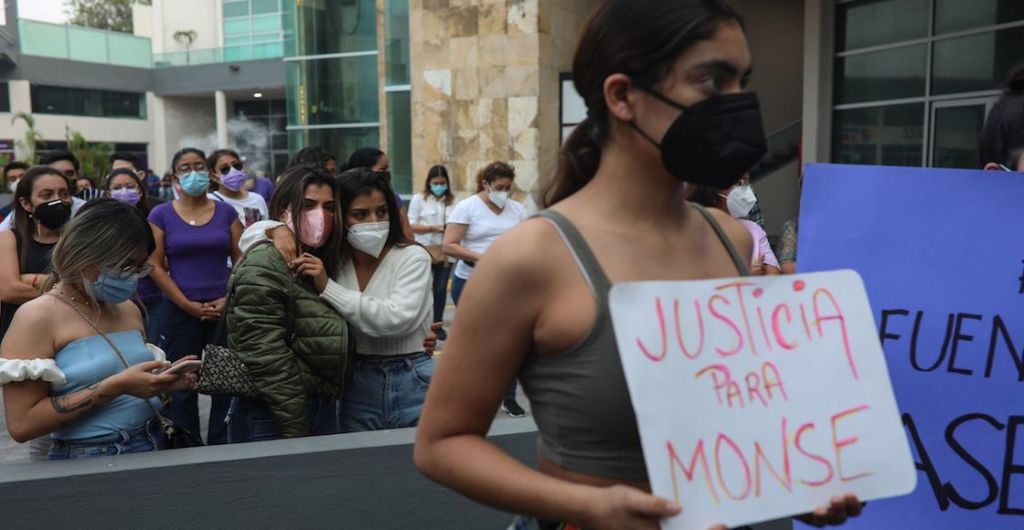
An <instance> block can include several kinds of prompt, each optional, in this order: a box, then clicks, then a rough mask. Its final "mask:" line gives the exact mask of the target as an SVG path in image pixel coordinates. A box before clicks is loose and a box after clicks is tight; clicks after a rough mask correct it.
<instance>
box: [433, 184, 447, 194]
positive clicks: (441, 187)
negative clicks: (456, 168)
mask: <svg viewBox="0 0 1024 530" xmlns="http://www.w3.org/2000/svg"><path fill="white" fill-rule="evenodd" d="M430 192H431V193H433V194H434V196H435V197H441V196H443V195H444V194H445V193H448V185H447V184H431V185H430Z"/></svg>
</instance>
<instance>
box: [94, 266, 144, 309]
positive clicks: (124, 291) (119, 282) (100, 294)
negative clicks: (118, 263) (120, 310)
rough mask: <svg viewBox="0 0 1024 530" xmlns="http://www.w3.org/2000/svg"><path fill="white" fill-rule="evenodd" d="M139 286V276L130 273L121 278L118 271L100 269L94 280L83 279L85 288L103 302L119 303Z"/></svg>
mask: <svg viewBox="0 0 1024 530" xmlns="http://www.w3.org/2000/svg"><path fill="white" fill-rule="evenodd" d="M138 286H139V276H138V275H135V274H132V275H129V276H128V277H127V278H122V277H121V273H120V272H115V271H101V272H100V275H99V277H98V278H96V281H95V282H91V281H89V280H88V279H86V280H85V288H86V290H87V291H88V292H89V293H90V294H91V295H92V297H93V298H95V299H96V301H97V302H100V303H104V304H120V303H121V302H125V301H127V300H128V299H129V298H131V297H132V295H133V294H135V291H136V289H137V288H138Z"/></svg>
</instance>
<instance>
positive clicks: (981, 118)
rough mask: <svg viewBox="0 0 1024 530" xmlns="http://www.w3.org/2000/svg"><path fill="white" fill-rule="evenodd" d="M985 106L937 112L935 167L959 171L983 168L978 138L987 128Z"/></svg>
mask: <svg viewBox="0 0 1024 530" xmlns="http://www.w3.org/2000/svg"><path fill="white" fill-rule="evenodd" d="M985 116H986V105H985V104H984V103H981V104H974V105H964V106H958V107H940V108H937V109H935V118H934V127H935V133H934V138H935V147H934V148H933V150H932V166H934V167H952V168H959V169H978V168H980V167H981V165H982V164H981V153H979V152H978V138H980V137H981V130H982V128H983V127H984V126H985Z"/></svg>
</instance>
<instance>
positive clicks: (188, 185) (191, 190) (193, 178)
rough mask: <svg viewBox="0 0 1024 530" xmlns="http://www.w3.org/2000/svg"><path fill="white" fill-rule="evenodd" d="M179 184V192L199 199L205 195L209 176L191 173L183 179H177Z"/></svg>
mask: <svg viewBox="0 0 1024 530" xmlns="http://www.w3.org/2000/svg"><path fill="white" fill-rule="evenodd" d="M178 182H179V183H180V184H181V191H183V192H185V193H186V194H187V195H189V196H192V197H199V196H202V195H204V194H206V190H207V189H209V187H210V174H209V173H200V172H198V171H194V170H193V171H192V172H191V173H189V174H188V175H185V176H184V177H178Z"/></svg>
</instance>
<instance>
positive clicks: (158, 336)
mask: <svg viewBox="0 0 1024 530" xmlns="http://www.w3.org/2000/svg"><path fill="white" fill-rule="evenodd" d="M167 304H171V301H170V300H165V299H163V298H157V299H156V300H150V301H149V302H143V303H142V305H144V306H145V307H146V315H145V316H146V340H147V341H149V342H150V344H156V345H157V346H158V347H160V348H163V347H164V343H163V333H164V322H165V321H166V320H167Z"/></svg>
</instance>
